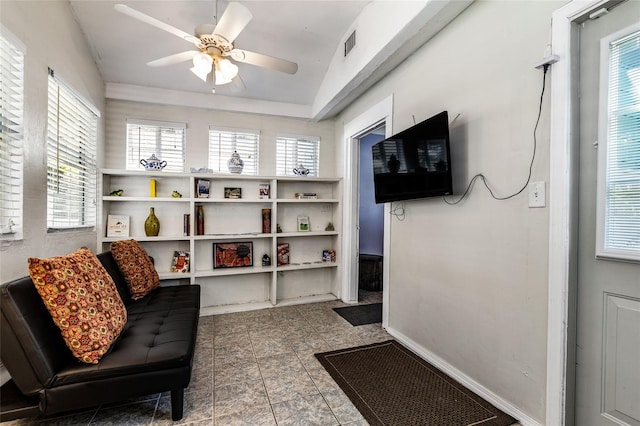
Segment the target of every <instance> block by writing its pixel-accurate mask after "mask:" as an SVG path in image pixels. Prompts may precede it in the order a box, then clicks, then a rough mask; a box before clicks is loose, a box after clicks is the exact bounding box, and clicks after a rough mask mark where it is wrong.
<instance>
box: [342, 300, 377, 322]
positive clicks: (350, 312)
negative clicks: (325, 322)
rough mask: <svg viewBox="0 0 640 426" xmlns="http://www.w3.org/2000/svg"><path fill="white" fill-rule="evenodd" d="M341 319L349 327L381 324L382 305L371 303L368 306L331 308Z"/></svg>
mask: <svg viewBox="0 0 640 426" xmlns="http://www.w3.org/2000/svg"><path fill="white" fill-rule="evenodd" d="M333 310H334V311H336V312H337V313H338V315H340V316H341V317H342V318H344V319H346V320H347V321H349V323H351V325H364V324H375V323H377V322H382V303H372V304H370V305H356V306H346V307H344V308H333Z"/></svg>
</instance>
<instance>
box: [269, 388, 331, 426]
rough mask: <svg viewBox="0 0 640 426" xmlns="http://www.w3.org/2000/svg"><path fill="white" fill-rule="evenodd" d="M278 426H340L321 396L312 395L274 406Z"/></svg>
mask: <svg viewBox="0 0 640 426" xmlns="http://www.w3.org/2000/svg"><path fill="white" fill-rule="evenodd" d="M273 412H274V414H275V416H276V421H277V422H278V426H286V425H296V426H297V425H318V426H330V425H338V424H339V423H338V421H337V419H336V418H335V416H334V415H333V413H332V412H331V409H330V408H329V406H328V405H327V403H326V402H325V400H324V398H322V396H320V395H311V396H307V397H303V398H298V399H294V400H290V401H285V402H281V403H278V404H273Z"/></svg>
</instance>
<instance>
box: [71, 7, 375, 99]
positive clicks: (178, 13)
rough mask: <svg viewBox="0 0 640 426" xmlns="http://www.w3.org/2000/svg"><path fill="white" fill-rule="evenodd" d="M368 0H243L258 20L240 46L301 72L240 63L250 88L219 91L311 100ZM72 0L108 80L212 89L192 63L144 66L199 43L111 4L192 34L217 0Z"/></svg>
mask: <svg viewBox="0 0 640 426" xmlns="http://www.w3.org/2000/svg"><path fill="white" fill-rule="evenodd" d="M369 2H370V0H358V1H346V0H341V1H324V0H320V1H314V0H297V1H271V0H260V1H258V0H254V1H245V0H242V4H244V5H245V6H247V7H248V8H249V10H250V11H251V13H252V14H253V19H252V20H251V22H249V24H248V25H247V27H246V28H245V29H244V30H243V31H242V33H241V34H240V35H239V36H238V38H237V39H236V40H235V41H234V46H235V47H237V48H239V49H244V50H250V51H254V52H258V53H263V54H267V55H271V56H276V57H280V58H283V59H287V60H290V61H293V62H296V63H297V64H298V72H297V73H296V74H295V75H289V74H284V73H280V72H277V71H273V70H270V69H265V68H260V67H256V66H253V65H249V64H243V63H237V65H238V67H239V69H240V76H241V78H242V80H243V81H244V84H245V86H246V88H245V89H244V90H242V91H240V92H238V91H233V89H232V87H231V85H223V86H218V87H217V88H216V93H217V94H220V95H229V96H233V97H241V98H247V99H259V100H267V101H274V102H284V103H290V104H299V105H311V104H312V103H313V101H314V98H315V96H316V93H317V92H318V89H319V87H320V85H321V83H322V80H323V77H324V75H325V73H326V71H327V67H328V66H329V63H330V61H331V59H332V57H333V56H334V53H335V51H336V49H337V48H338V46H342V45H343V43H344V38H345V36H346V35H348V34H347V33H346V32H347V31H348V30H350V29H351V26H352V23H353V22H354V20H355V19H356V17H357V16H358V15H359V14H360V12H361V11H362V9H363V8H364V7H365V6H366V5H367V3H369ZM70 3H71V7H72V10H73V12H74V14H75V16H76V19H77V21H78V24H79V25H80V27H81V29H82V31H83V32H84V34H85V36H86V39H87V42H88V44H89V46H90V49H91V51H92V54H93V56H94V59H95V61H96V63H97V65H98V68H99V70H100V72H101V74H102V77H103V79H104V80H105V82H106V83H116V84H125V85H134V86H144V87H153V88H161V89H170V90H177V91H184V92H196V93H202V94H211V87H210V83H204V82H203V81H202V80H200V79H198V78H197V77H196V76H195V75H193V74H192V73H191V72H189V68H190V67H191V66H192V64H191V61H187V62H183V63H180V64H176V65H170V66H167V67H157V68H152V67H148V66H147V65H146V63H147V62H149V61H151V60H154V59H158V58H161V57H164V56H168V55H171V54H174V53H179V52H183V51H186V50H194V49H195V47H194V46H193V44H191V43H189V42H187V41H185V40H182V39H180V38H178V37H176V36H175V35H172V34H170V33H167V32H165V31H162V30H160V29H158V28H155V27H153V26H151V25H148V24H145V23H143V22H140V21H137V20H135V19H133V18H131V17H129V16H126V15H123V14H121V13H119V12H117V11H116V10H115V9H114V7H113V6H114V5H115V4H117V3H123V4H126V5H128V6H130V7H132V8H134V9H136V10H138V11H140V12H143V13H145V14H147V15H150V16H152V17H154V18H156V19H159V20H161V21H163V22H166V23H168V24H170V25H173V26H174V27H177V28H179V29H181V30H183V31H185V32H187V33H190V34H191V33H193V30H194V27H195V26H196V25H197V24H200V23H213V21H214V10H215V2H214V1H213V0H206V1H205V0H199V1H193V0H188V1H187V0H185V1H159V0H156V1H137V0H136V1H133V0H119V1H116V0H91V1H88V0H71V1H70ZM227 4H228V2H227V1H226V0H219V1H218V4H217V10H218V16H222V14H223V13H224V10H225V8H226V6H227Z"/></svg>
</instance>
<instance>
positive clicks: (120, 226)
mask: <svg viewBox="0 0 640 426" xmlns="http://www.w3.org/2000/svg"><path fill="white" fill-rule="evenodd" d="M107 237H123V238H128V237H129V216H124V215H115V214H110V215H109V216H107Z"/></svg>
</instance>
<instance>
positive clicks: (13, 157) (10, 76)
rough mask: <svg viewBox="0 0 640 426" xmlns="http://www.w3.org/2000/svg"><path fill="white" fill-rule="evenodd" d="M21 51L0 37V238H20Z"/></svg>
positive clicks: (12, 41) (6, 37)
mask: <svg viewBox="0 0 640 426" xmlns="http://www.w3.org/2000/svg"><path fill="white" fill-rule="evenodd" d="M23 52H24V47H23V46H22V45H21V44H20V43H19V42H18V40H15V39H14V38H13V37H12V36H11V34H9V33H8V32H6V31H5V29H4V28H2V35H0V126H1V127H0V238H2V239H17V238H21V237H22V186H23V185H22V182H23V180H22V164H23V153H22V144H23V130H22V117H23V96H24V53H23Z"/></svg>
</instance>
